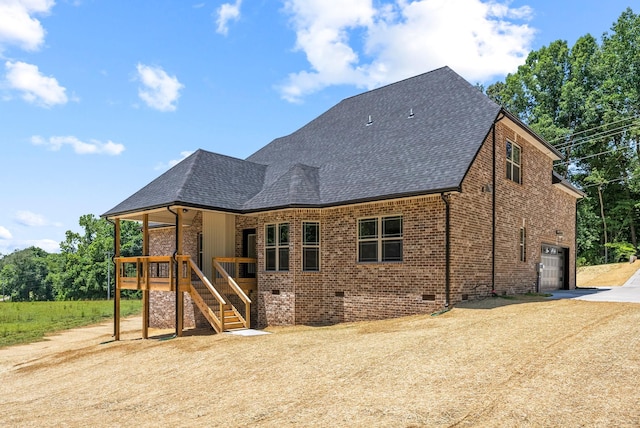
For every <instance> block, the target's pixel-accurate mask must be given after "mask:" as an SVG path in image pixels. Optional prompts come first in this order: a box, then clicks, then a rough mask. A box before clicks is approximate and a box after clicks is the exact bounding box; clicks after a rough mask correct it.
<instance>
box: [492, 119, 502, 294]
mask: <svg viewBox="0 0 640 428" xmlns="http://www.w3.org/2000/svg"><path fill="white" fill-rule="evenodd" d="M500 113H501V116H498V117H497V118H496V119H495V120H494V121H493V125H491V140H492V147H493V148H492V151H493V155H492V156H493V159H492V164H493V165H492V169H493V171H492V175H493V177H492V181H493V184H492V185H491V186H492V189H491V190H492V191H491V295H492V296H494V295H495V293H496V183H497V181H498V180H497V165H496V150H497V149H496V123H498V122H500V121H501V120H502V119H504V118H505V115H504V113H502V112H500Z"/></svg>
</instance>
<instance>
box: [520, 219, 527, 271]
mask: <svg viewBox="0 0 640 428" xmlns="http://www.w3.org/2000/svg"><path fill="white" fill-rule="evenodd" d="M520 261H521V262H526V261H527V229H526V228H525V227H524V226H522V227H521V228H520Z"/></svg>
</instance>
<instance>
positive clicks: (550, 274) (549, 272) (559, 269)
mask: <svg viewBox="0 0 640 428" xmlns="http://www.w3.org/2000/svg"><path fill="white" fill-rule="evenodd" d="M540 261H541V262H542V265H543V268H542V275H541V277H540V289H541V290H542V291H545V290H558V289H561V288H563V285H564V253H563V251H562V248H560V247H554V246H552V245H543V246H542V256H541V257H540Z"/></svg>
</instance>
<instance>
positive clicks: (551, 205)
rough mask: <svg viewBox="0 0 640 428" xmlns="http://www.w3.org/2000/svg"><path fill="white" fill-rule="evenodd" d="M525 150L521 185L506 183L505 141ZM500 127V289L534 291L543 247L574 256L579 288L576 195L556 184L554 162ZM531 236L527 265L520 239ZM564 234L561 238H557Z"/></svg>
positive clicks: (571, 260) (524, 139) (571, 272)
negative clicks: (554, 247)
mask: <svg viewBox="0 0 640 428" xmlns="http://www.w3.org/2000/svg"><path fill="white" fill-rule="evenodd" d="M507 139H509V140H510V141H511V142H513V143H515V144H517V145H518V146H520V147H521V149H522V153H521V159H522V184H518V183H515V182H513V181H511V180H508V179H507V178H506V149H505V145H506V140H507ZM530 139H531V137H529V136H528V135H527V134H524V133H517V132H515V131H514V129H512V128H510V127H508V126H506V125H505V124H504V123H502V122H499V123H498V125H497V126H496V144H497V150H496V153H497V156H496V166H497V171H496V175H497V182H496V190H495V191H496V198H497V199H496V215H497V218H498V221H497V223H496V289H497V290H499V291H501V292H506V293H524V292H529V291H535V284H536V263H539V262H540V253H541V248H542V244H543V243H546V244H553V245H559V246H561V247H564V248H566V249H568V250H569V281H568V282H569V288H575V221H576V218H575V204H576V200H575V198H574V197H572V196H571V195H568V194H567V193H566V192H564V191H562V190H560V189H559V188H558V187H556V186H554V185H552V184H551V171H552V166H553V161H552V160H551V159H550V158H549V157H547V156H543V155H542V153H540V152H539V150H538V149H537V148H536V147H535V146H534V145H533V144H532V143H531V142H530ZM523 222H524V225H525V227H526V232H527V254H526V256H527V257H526V261H525V262H521V261H520V258H519V254H520V253H519V242H520V241H519V233H520V228H521V227H522V225H523ZM556 231H562V236H561V237H560V236H559V235H557V234H556Z"/></svg>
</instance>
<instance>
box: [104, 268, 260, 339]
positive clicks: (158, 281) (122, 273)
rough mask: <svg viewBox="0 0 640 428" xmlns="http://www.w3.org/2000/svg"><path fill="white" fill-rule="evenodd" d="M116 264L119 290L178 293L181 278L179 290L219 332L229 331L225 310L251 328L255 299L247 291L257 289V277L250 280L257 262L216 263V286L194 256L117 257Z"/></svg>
mask: <svg viewBox="0 0 640 428" xmlns="http://www.w3.org/2000/svg"><path fill="white" fill-rule="evenodd" d="M115 263H116V272H117V274H116V275H117V278H116V287H118V288H119V289H126V290H161V291H175V287H176V278H175V276H176V275H177V276H178V278H177V279H178V281H177V282H178V288H179V289H180V290H181V291H185V292H188V293H189V294H190V295H191V297H192V299H193V301H194V302H195V303H196V305H197V306H198V307H199V308H200V310H201V312H202V313H203V315H204V316H205V318H207V320H208V321H209V323H210V324H211V326H212V327H213V328H214V329H215V330H216V331H218V332H222V331H225V310H232V311H233V312H234V314H235V315H236V316H237V318H238V319H239V320H240V321H241V322H242V324H243V325H244V327H245V328H249V326H250V325H251V299H249V297H248V296H247V294H246V293H245V292H244V291H243V288H244V289H246V290H251V289H255V284H256V279H255V277H254V278H246V276H250V275H251V270H252V268H251V267H247V265H248V264H251V263H254V267H255V259H247V258H237V259H236V258H222V259H214V260H213V268H214V278H215V279H214V283H212V282H211V281H210V280H209V279H208V278H207V277H206V276H205V275H204V274H203V273H202V271H201V270H200V269H199V268H198V267H197V266H196V264H195V263H194V262H193V260H192V259H191V257H190V256H176V257H175V259H174V258H173V257H172V256H141V257H116V258H115ZM226 269H229V270H231V273H229V272H228V271H227V270H226ZM246 272H248V274H246ZM253 272H255V270H253ZM236 279H237V280H238V281H239V282H240V284H242V287H241V286H240V285H239V284H238V281H236ZM214 284H215V285H214Z"/></svg>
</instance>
